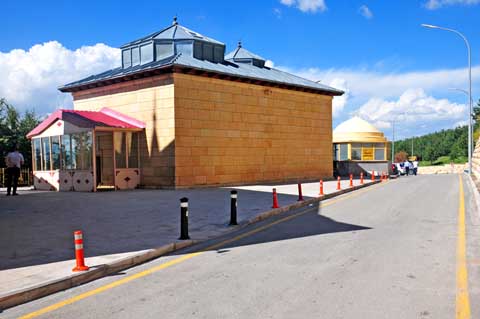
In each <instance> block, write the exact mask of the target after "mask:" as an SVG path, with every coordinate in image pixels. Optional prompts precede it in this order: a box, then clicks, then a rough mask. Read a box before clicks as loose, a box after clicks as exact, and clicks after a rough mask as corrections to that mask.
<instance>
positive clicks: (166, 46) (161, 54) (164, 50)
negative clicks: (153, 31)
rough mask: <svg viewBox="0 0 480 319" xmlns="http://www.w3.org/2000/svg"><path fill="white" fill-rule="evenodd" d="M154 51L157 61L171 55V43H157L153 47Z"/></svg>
mask: <svg viewBox="0 0 480 319" xmlns="http://www.w3.org/2000/svg"><path fill="white" fill-rule="evenodd" d="M155 50H156V53H157V61H159V60H163V59H165V58H168V57H170V56H172V55H173V47H172V44H171V43H157V44H156V45H155Z"/></svg>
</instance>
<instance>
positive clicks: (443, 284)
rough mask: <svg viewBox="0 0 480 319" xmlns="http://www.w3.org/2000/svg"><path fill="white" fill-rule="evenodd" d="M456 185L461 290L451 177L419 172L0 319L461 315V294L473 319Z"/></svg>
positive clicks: (469, 228)
mask: <svg viewBox="0 0 480 319" xmlns="http://www.w3.org/2000/svg"><path fill="white" fill-rule="evenodd" d="M463 185H464V191H465V194H464V198H465V208H466V210H465V211H466V216H465V224H466V242H465V243H464V247H466V254H467V256H466V265H467V268H468V285H469V287H468V290H467V291H463V295H462V289H461V287H460V288H459V284H461V278H462V274H463V273H461V272H459V269H460V270H461V256H460V257H459V252H461V247H462V245H461V241H462V240H461V237H462V236H461V234H460V233H462V232H463V231H462V228H461V227H459V216H461V214H460V210H461V209H459V206H460V207H461V205H459V204H460V203H461V201H460V196H459V194H460V193H459V189H460V184H459V177H458V175H430V176H417V177H413V176H411V177H403V178H400V179H398V180H396V181H391V182H388V183H383V184H379V185H376V186H373V187H369V188H366V189H364V190H361V191H357V192H355V193H352V194H348V195H344V196H342V197H338V198H336V199H332V200H330V201H325V202H324V203H323V204H322V206H321V207H320V208H319V207H310V208H308V209H303V210H298V211H295V212H292V213H290V214H287V215H282V216H278V217H276V218H273V219H269V220H266V221H264V222H262V223H259V224H256V225H254V226H253V227H249V228H246V229H242V230H240V231H238V232H236V233H233V234H230V235H228V236H224V237H223V238H222V239H220V240H217V241H212V242H209V243H206V244H205V245H203V246H198V247H195V249H190V250H185V251H182V252H179V253H177V254H174V255H171V256H166V257H163V258H160V259H157V260H155V261H152V262H149V263H146V264H144V265H141V266H139V267H135V268H132V269H130V270H128V271H126V272H123V273H120V274H118V275H116V276H110V277H107V278H103V279H101V280H97V281H95V282H92V283H90V284H86V285H83V286H80V287H77V288H74V289H70V290H68V291H64V292H60V293H57V294H54V295H51V296H48V297H45V298H42V299H40V300H37V301H33V302H30V303H28V304H24V305H20V306H18V307H15V308H12V309H7V310H5V311H4V312H3V313H1V314H0V317H2V318H16V317H21V316H24V315H30V318H37V317H38V318H76V319H81V318H126V319H127V318H169V319H172V318H249V319H250V318H329V319H333V318H399V319H400V318H402V319H404V318H435V319H438V318H455V317H457V318H460V317H459V316H458V315H457V316H456V311H457V310H458V308H457V309H456V307H466V306H468V303H465V302H466V301H465V297H466V298H467V301H468V300H470V303H469V305H470V311H471V316H470V317H471V318H480V305H479V303H478V302H475V300H476V301H478V300H480V299H479V298H480V221H479V220H480V216H479V215H478V214H479V213H478V211H477V210H475V209H473V208H474V207H472V205H473V201H472V198H471V197H472V196H471V192H470V188H469V184H468V181H467V180H466V179H465V178H464V183H463ZM460 218H461V217H460ZM460 221H461V219H460ZM459 238H460V239H459ZM222 242H223V243H222ZM219 243H220V244H219ZM459 243H460V244H459ZM212 245H213V247H212ZM209 246H210V247H209ZM200 248H203V249H205V248H207V250H206V251H204V252H200V253H198V254H197V253H192V252H195V251H196V249H200ZM460 255H461V254H460ZM457 265H458V267H457ZM459 274H460V275H459ZM459 278H460V279H459ZM459 295H460V299H458V298H459ZM462 296H463V298H462ZM468 298H469V299H468ZM459 300H460V301H459ZM457 305H459V306H457ZM46 307H49V308H46ZM465 318H467V317H465Z"/></svg>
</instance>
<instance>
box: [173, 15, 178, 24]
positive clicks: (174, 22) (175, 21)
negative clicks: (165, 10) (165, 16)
mask: <svg viewBox="0 0 480 319" xmlns="http://www.w3.org/2000/svg"><path fill="white" fill-rule="evenodd" d="M177 24H178V22H177V15H175V16H174V17H173V25H177Z"/></svg>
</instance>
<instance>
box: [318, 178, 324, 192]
mask: <svg viewBox="0 0 480 319" xmlns="http://www.w3.org/2000/svg"><path fill="white" fill-rule="evenodd" d="M318 195H320V196H323V195H325V194H324V193H323V181H322V180H320V193H318Z"/></svg>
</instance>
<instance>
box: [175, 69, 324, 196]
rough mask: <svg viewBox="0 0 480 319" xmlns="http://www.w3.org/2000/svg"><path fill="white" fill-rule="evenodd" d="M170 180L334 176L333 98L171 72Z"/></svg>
mask: <svg viewBox="0 0 480 319" xmlns="http://www.w3.org/2000/svg"><path fill="white" fill-rule="evenodd" d="M174 83H175V127H176V130H175V167H176V169H175V185H176V187H189V186H199V185H218V184H221V185H229V184H249V183H260V182H274V181H275V182H287V181H297V180H309V179H310V180H317V179H320V178H325V177H331V176H332V170H333V164H332V163H333V162H332V160H333V159H332V111H331V108H332V97H331V96H327V95H319V94H312V93H305V92H299V91H293V90H286V89H280V88H271V87H266V86H261V85H253V84H248V83H239V82H233V81H228V80H221V79H215V78H207V77H202V76H194V75H187V74H178V73H176V74H174Z"/></svg>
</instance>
